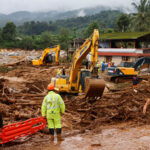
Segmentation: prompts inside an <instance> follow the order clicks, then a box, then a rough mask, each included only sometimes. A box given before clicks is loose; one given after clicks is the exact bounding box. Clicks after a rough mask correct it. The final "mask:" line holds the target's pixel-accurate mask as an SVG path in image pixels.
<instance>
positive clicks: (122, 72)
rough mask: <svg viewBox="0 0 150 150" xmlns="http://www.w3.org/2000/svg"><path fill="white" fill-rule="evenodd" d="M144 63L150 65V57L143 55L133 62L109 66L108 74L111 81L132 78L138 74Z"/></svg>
mask: <svg viewBox="0 0 150 150" xmlns="http://www.w3.org/2000/svg"><path fill="white" fill-rule="evenodd" d="M144 64H148V65H150V57H142V58H139V59H137V60H136V62H135V63H133V62H121V64H120V65H119V66H118V67H117V66H112V67H109V68H108V75H109V80H110V81H115V82H120V81H121V80H122V79H132V78H133V76H137V75H138V74H139V73H138V71H137V69H139V68H140V67H141V66H143V65H144Z"/></svg>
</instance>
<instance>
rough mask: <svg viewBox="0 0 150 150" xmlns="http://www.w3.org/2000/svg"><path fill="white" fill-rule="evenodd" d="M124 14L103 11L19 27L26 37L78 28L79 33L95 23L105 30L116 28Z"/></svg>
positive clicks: (30, 23) (27, 23) (26, 23)
mask: <svg viewBox="0 0 150 150" xmlns="http://www.w3.org/2000/svg"><path fill="white" fill-rule="evenodd" d="M120 14H122V13H121V12H120V11H117V10H116V11H115V10H114V11H110V10H109V11H102V12H100V13H98V14H95V15H91V16H85V17H77V18H71V19H67V20H66V19H64V20H57V21H55V22H49V23H47V22H39V21H38V22H35V21H31V22H25V23H24V24H23V25H21V26H19V27H18V30H19V33H21V34H26V35H33V34H35V35H38V34H41V33H42V32H44V31H50V32H52V33H58V32H59V31H60V29H61V28H67V29H69V30H70V31H72V30H73V28H74V27H75V28H76V31H77V33H78V32H80V31H82V30H84V29H85V28H87V26H88V25H89V24H90V23H91V22H93V21H95V20H96V21H97V22H98V23H99V25H100V26H102V27H105V28H114V26H115V22H116V20H117V18H118V16H119V15H120Z"/></svg>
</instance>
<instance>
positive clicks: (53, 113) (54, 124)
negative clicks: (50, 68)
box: [41, 84, 65, 141]
mask: <svg viewBox="0 0 150 150" xmlns="http://www.w3.org/2000/svg"><path fill="white" fill-rule="evenodd" d="M47 89H48V91H49V92H48V94H47V95H46V96H45V97H44V100H43V103H42V109H41V112H42V116H44V117H46V118H47V122H48V128H49V133H50V140H51V141H54V131H55V129H56V134H57V140H58V141H62V140H63V138H62V137H61V132H62V127H61V116H60V111H61V112H62V114H64V112H65V104H64V101H63V99H62V98H61V96H60V95H59V94H56V93H55V92H54V85H53V84H49V85H48V87H47Z"/></svg>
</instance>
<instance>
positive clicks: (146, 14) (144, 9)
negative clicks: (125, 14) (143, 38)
mask: <svg viewBox="0 0 150 150" xmlns="http://www.w3.org/2000/svg"><path fill="white" fill-rule="evenodd" d="M132 5H133V6H134V7H135V9H136V11H137V13H135V14H134V15H133V22H134V27H135V30H136V31H147V30H149V25H150V10H149V9H150V0H140V3H139V4H136V3H135V2H133V3H132Z"/></svg>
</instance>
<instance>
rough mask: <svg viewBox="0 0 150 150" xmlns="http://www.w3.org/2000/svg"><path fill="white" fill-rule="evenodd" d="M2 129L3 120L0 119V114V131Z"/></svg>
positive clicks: (0, 114) (0, 115)
mask: <svg viewBox="0 0 150 150" xmlns="http://www.w3.org/2000/svg"><path fill="white" fill-rule="evenodd" d="M2 128H3V119H2V113H1V112H0V130H2Z"/></svg>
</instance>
